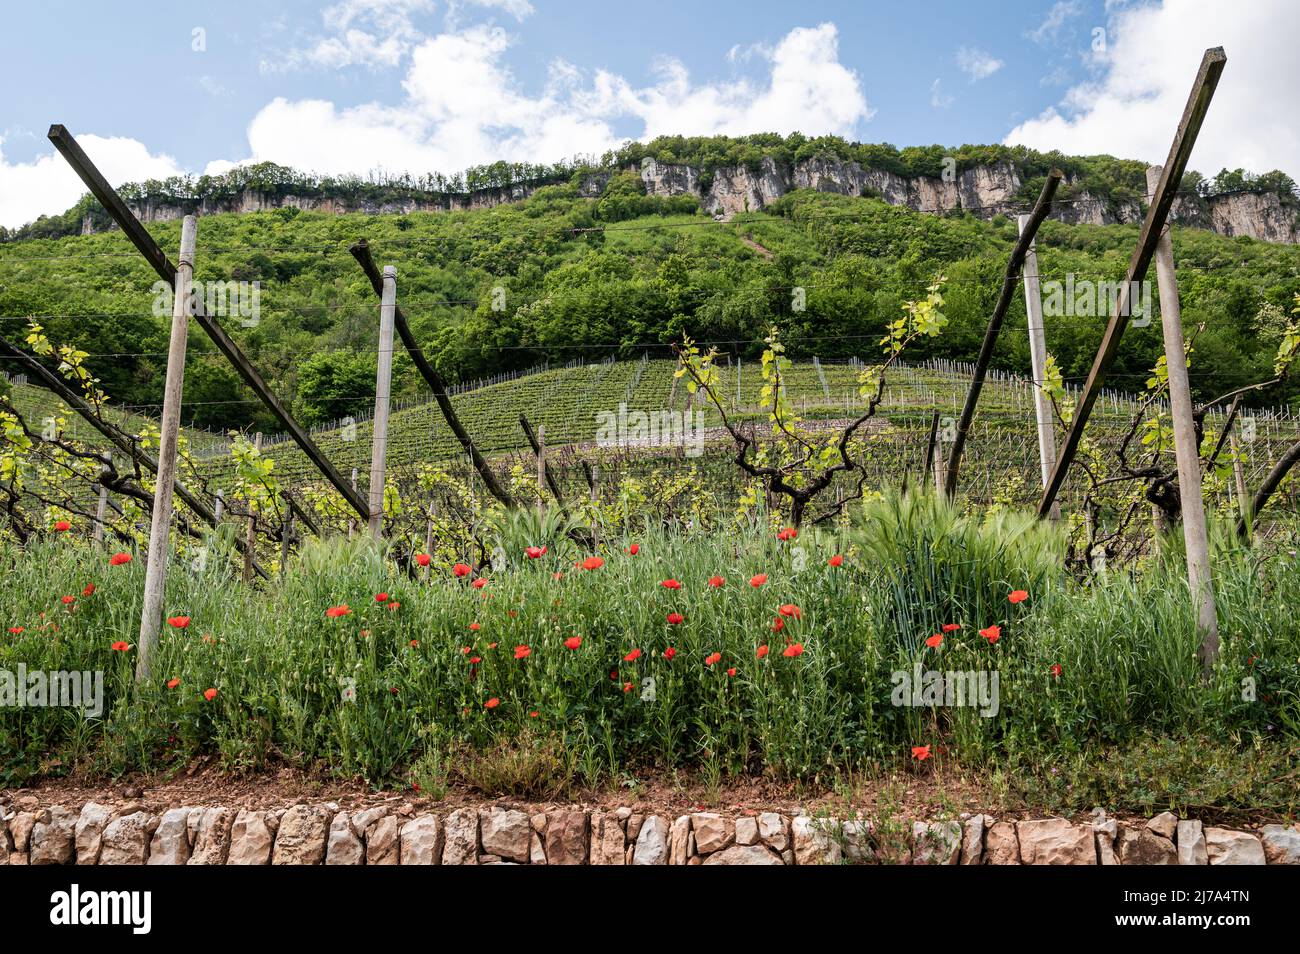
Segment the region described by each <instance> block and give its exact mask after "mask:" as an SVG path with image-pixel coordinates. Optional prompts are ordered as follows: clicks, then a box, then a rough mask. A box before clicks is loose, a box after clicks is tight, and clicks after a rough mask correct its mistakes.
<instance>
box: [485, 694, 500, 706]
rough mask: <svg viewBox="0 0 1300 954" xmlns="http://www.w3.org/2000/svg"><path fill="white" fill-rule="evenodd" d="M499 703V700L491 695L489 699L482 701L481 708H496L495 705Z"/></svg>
mask: <svg viewBox="0 0 1300 954" xmlns="http://www.w3.org/2000/svg"><path fill="white" fill-rule="evenodd" d="M499 705H501V700H500V699H498V698H497V697H496V696H493V697H492V698H491V699H489V700H488V701H487V702H485V703H483V708H484V709H495V708H496V707H497V706H499Z"/></svg>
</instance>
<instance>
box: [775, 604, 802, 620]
mask: <svg viewBox="0 0 1300 954" xmlns="http://www.w3.org/2000/svg"><path fill="white" fill-rule="evenodd" d="M780 613H781V615H782V616H793V617H794V618H795V619H803V610H801V609H800V608H799V607H797V606H795V605H794V604H793V603H783V604H782V605H781V609H780Z"/></svg>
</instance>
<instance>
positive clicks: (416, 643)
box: [411, 639, 420, 649]
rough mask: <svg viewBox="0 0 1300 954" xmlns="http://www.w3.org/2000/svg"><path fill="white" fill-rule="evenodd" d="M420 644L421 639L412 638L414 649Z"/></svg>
mask: <svg viewBox="0 0 1300 954" xmlns="http://www.w3.org/2000/svg"><path fill="white" fill-rule="evenodd" d="M419 645H420V641H419V640H418V639H413V640H411V648H412V649H415V648H416V647H417V646H419Z"/></svg>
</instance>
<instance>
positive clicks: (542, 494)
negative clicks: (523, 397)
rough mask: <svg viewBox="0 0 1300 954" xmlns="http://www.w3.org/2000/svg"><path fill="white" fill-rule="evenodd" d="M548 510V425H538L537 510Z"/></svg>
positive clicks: (539, 511) (540, 511)
mask: <svg viewBox="0 0 1300 954" xmlns="http://www.w3.org/2000/svg"><path fill="white" fill-rule="evenodd" d="M545 510H546V425H544V424H538V425H537V512H538V513H542V512H543V511H545Z"/></svg>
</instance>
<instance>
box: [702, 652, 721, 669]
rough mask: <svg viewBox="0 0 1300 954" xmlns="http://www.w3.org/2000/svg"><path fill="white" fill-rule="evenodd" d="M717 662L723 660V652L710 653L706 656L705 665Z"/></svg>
mask: <svg viewBox="0 0 1300 954" xmlns="http://www.w3.org/2000/svg"><path fill="white" fill-rule="evenodd" d="M716 662H722V653H709V655H707V656H705V657H704V665H706V666H712V665H713V664H714V663H716Z"/></svg>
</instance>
